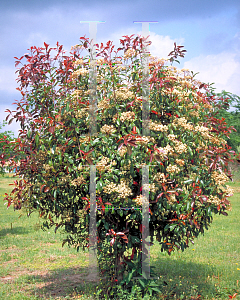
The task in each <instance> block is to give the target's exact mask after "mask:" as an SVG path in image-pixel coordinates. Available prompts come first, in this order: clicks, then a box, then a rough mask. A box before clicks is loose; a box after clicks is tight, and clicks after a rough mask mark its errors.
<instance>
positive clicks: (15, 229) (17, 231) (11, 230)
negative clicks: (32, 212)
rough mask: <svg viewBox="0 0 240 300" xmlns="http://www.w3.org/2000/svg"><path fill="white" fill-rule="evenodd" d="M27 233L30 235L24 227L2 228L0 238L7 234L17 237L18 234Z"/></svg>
mask: <svg viewBox="0 0 240 300" xmlns="http://www.w3.org/2000/svg"><path fill="white" fill-rule="evenodd" d="M28 233H30V231H29V230H28V229H26V227H23V226H17V227H13V228H3V229H2V230H0V238H2V237H4V236H6V235H7V234H9V235H14V234H17V235H19V234H28Z"/></svg>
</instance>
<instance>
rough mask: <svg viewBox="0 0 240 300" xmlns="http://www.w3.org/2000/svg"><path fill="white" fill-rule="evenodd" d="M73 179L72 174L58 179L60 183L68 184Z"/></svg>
mask: <svg viewBox="0 0 240 300" xmlns="http://www.w3.org/2000/svg"><path fill="white" fill-rule="evenodd" d="M70 180H71V175H66V176H63V177H61V178H60V179H59V180H58V184H66V183H68V182H69V181H70Z"/></svg>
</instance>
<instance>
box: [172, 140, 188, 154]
mask: <svg viewBox="0 0 240 300" xmlns="http://www.w3.org/2000/svg"><path fill="white" fill-rule="evenodd" d="M174 142H175V148H174V149H175V151H176V152H177V153H179V154H182V153H187V145H186V144H183V143H182V142H180V141H174Z"/></svg>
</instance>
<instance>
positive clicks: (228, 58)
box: [184, 51, 240, 95]
mask: <svg viewBox="0 0 240 300" xmlns="http://www.w3.org/2000/svg"><path fill="white" fill-rule="evenodd" d="M184 68H187V69H189V70H190V71H193V72H194V73H197V72H199V74H197V75H196V79H198V80H200V81H202V82H205V83H214V85H213V87H215V88H216V92H221V91H222V90H226V91H227V92H230V93H233V94H237V95H240V85H239V78H240V62H239V61H238V60H237V59H236V54H234V53H228V52H226V51H224V52H222V53H219V54H216V55H207V56H204V55H200V56H198V57H194V58H192V59H190V60H189V61H186V62H185V63H184Z"/></svg>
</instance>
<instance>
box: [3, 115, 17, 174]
mask: <svg viewBox="0 0 240 300" xmlns="http://www.w3.org/2000/svg"><path fill="white" fill-rule="evenodd" d="M6 124H7V122H6V121H5V120H3V123H2V124H0V130H2V129H3V127H4V126H6ZM1 139H4V140H6V141H8V142H10V141H13V139H14V133H13V132H12V131H10V130H8V131H4V132H0V140H1ZM5 151H6V153H7V154H8V155H9V156H12V155H13V154H12V153H11V152H10V151H9V150H8V149H6V150H5ZM5 151H4V152H5ZM2 155H3V146H2V144H1V143H0V156H1V157H2ZM0 174H5V171H4V169H3V167H2V166H1V165H0Z"/></svg>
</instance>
